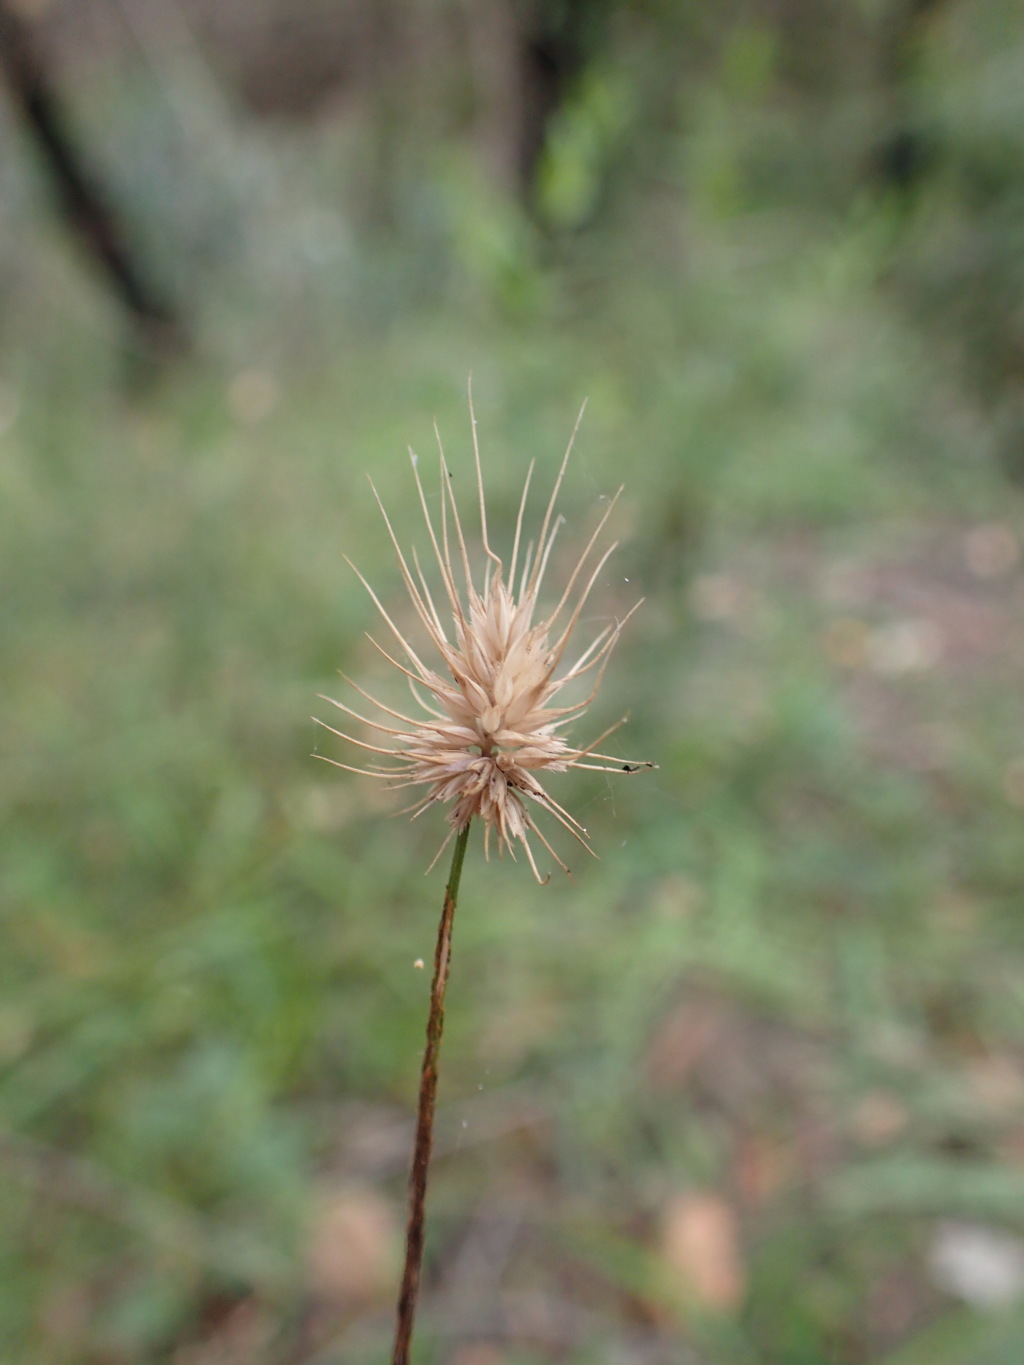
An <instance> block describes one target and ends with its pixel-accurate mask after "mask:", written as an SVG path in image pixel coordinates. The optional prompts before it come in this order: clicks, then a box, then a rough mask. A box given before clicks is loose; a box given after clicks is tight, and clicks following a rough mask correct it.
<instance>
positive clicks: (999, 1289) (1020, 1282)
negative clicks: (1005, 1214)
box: [928, 1223, 1024, 1308]
mask: <svg viewBox="0 0 1024 1365" xmlns="http://www.w3.org/2000/svg"><path fill="white" fill-rule="evenodd" d="M928 1267H929V1270H930V1271H931V1276H932V1279H933V1280H934V1281H935V1283H936V1284H937V1285H938V1286H939V1288H940V1289H945V1290H946V1292H947V1293H949V1294H955V1295H956V1297H957V1298H959V1299H963V1300H964V1302H965V1303H969V1304H971V1305H972V1307H975V1308H1004V1307H1006V1306H1007V1305H1008V1304H1011V1303H1013V1302H1014V1301H1015V1300H1016V1299H1019V1298H1020V1297H1021V1295H1022V1294H1024V1242H1022V1241H1021V1240H1020V1238H1019V1237H1014V1236H1012V1235H1011V1234H1010V1233H1008V1232H1003V1231H1001V1230H1000V1229H999V1228H989V1227H983V1226H981V1225H980V1224H971V1223H944V1224H943V1225H942V1226H941V1227H940V1228H939V1229H938V1231H937V1232H936V1234H935V1237H934V1238H933V1240H932V1244H931V1246H930V1247H929V1249H928Z"/></svg>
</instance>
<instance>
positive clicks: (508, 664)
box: [318, 397, 655, 881]
mask: <svg viewBox="0 0 1024 1365" xmlns="http://www.w3.org/2000/svg"><path fill="white" fill-rule="evenodd" d="M582 416H583V411H582V409H581V411H580V416H579V418H577V420H576V426H575V428H574V429H573V433H572V437H571V438H570V441H569V445H568V448H567V450H566V452H565V457H564V458H563V460H562V465H561V468H560V469H559V471H558V477H557V478H556V480H555V485H554V489H553V490H552V493H551V497H550V499H549V501H548V505H547V509H546V510H545V513H544V519H543V521H542V523H541V528H540V534H539V535H538V537H537V540H536V542H535V543H534V542H531V543H529V544H527V545H526V546H525V549H524V548H523V545H522V529H523V517H524V514H525V511H526V502H527V496H528V494H529V490H530V481H531V478H532V476H533V469H534V466H533V463H532V462H531V464H530V468H529V470H528V472H527V475H526V483H525V486H524V488H523V494H522V498H521V500H520V503H519V514H518V517H517V519H516V530H515V538H514V541H513V544H512V554H511V557H510V559H509V563H508V571H507V574H506V569H505V562H504V561H503V560H502V559H501V558H500V557H499V555H497V554H496V553H495V551H494V550H493V549H492V548H491V544H490V540H489V539H488V533H487V510H486V506H485V499H484V487H483V474H482V471H481V463H480V449H479V443H478V440H477V430H476V418H475V416H474V415H473V405H472V397H471V398H470V417H471V419H472V430H473V455H474V461H475V465H476V482H477V498H478V502H479V517H480V538H481V544H482V549H483V555H484V564H483V581H482V586H481V587H480V588H477V587H476V585H475V583H474V578H473V572H472V569H471V565H470V556H469V551H468V548H467V543H466V536H465V533H464V531H463V523H462V518H461V517H460V514H459V509H458V506H457V503H456V501H455V496H454V493H453V492H452V487H451V476H450V474H449V471H448V466H447V463H446V462H445V457H444V451H443V449H441V442H440V437H438V448H439V453H440V466H441V497H440V502H441V511H440V525H439V526H438V525H436V524H435V520H434V518H433V517H432V516H431V514H430V509H429V507H428V504H427V498H426V494H425V493H424V490H423V484H422V481H421V479H420V474H419V469H418V461H417V457H416V455H415V454H414V453H413V451H412V450H410V452H409V454H410V456H411V459H412V467H413V474H414V477H415V479H416V486H417V489H418V491H419V496H420V503H421V506H422V508H423V515H424V519H425V521H426V526H427V534H428V535H429V537H430V544H431V547H432V549H433V554H434V558H435V559H436V561H437V567H438V570H439V573H440V579H441V585H442V589H443V593H444V599H446V604H447V609H448V611H449V612H450V613H451V618H452V619H451V626H450V627H449V628H446V626H445V623H444V621H443V619H442V614H441V611H440V610H439V609H438V605H437V603H436V601H435V598H434V595H433V593H432V592H431V589H430V586H429V585H428V582H427V579H426V576H425V575H424V573H423V570H422V568H421V566H420V561H419V558H418V556H417V554H416V551H415V549H414V550H413V551H412V555H411V565H410V561H409V559H407V558H406V556H405V554H404V553H403V552H402V549H401V547H400V546H399V543H398V540H397V538H396V536H395V533H394V530H393V528H392V525H391V522H390V520H389V518H388V515H387V512H386V511H385V510H384V505H383V503H382V502H381V500H380V497H379V495H378V493H377V490H376V488H373V495H374V497H375V498H376V500H377V505H378V506H379V507H380V510H381V514H382V516H383V517H384V524H385V526H386V527H387V531H388V535H389V536H390V538H391V543H392V545H393V547H394V551H395V555H396V557H397V560H398V566H399V569H400V571H401V574H402V579H403V581H404V583H405V587H406V590H407V592H408V594H409V598H410V600H411V602H412V605H413V607H414V609H415V612H416V615H417V616H418V617H419V619H420V622H421V623H422V625H423V627H424V629H425V631H426V633H427V636H428V637H429V639H430V642H431V644H432V645H433V647H434V649H435V650H436V651H437V654H438V655H439V656H440V659H441V662H442V664H443V668H434V667H431V666H430V665H429V664H428V663H426V662H424V660H423V659H422V657H421V655H420V654H419V653H418V652H417V651H416V649H415V648H414V647H413V645H412V644H410V643H409V641H408V640H407V639H406V637H405V635H404V634H403V633H402V631H401V630H400V629H399V628H398V626H397V625H396V624H395V622H394V621H393V620H392V618H391V616H389V614H388V613H387V611H386V610H385V609H384V607H383V605H382V604H381V602H380V599H379V598H378V597H377V594H376V593H375V592H374V591H373V589H372V588H371V587H370V585H369V583H367V581H366V579H365V578H364V577H363V575H362V574H361V573H359V570H358V569H356V568H355V565H353V564H352V563H351V561H350V560H348V561H347V562H348V563H349V564H350V566H351V567H352V569H353V570H354V572H355V573H356V574H357V575H358V577H359V579H360V581H361V582H362V583H363V585H364V587H365V588H366V590H367V592H368V593H369V594H370V596H371V598H372V599H373V601H374V603H375V604H376V606H377V609H378V611H379V612H380V614H381V617H382V618H383V620H384V621H385V623H386V624H387V626H388V628H389V629H390V631H391V633H392V635H393V636H394V637H395V639H396V641H397V642H398V645H399V648H400V650H401V653H402V655H403V656H404V659H405V662H402V661H401V660H400V659H396V658H394V657H393V656H392V655H391V654H389V653H388V651H387V650H385V649H384V648H383V647H382V646H381V645H379V644H378V643H377V641H376V640H374V639H373V637H372V636H370V637H369V638H370V640H371V643H373V644H374V645H375V646H376V648H377V649H379V650H380V652H381V654H383V655H384V657H385V658H386V659H387V660H388V662H389V663H391V664H393V665H394V667H395V668H397V669H398V670H399V671H400V672H402V673H404V674H405V675H406V677H407V679H408V680H409V686H410V688H411V690H412V693H413V696H414V697H415V699H416V702H417V704H418V705H419V706H420V707H421V708H422V711H423V713H424V714H423V715H422V716H419V717H415V718H414V717H412V716H407V715H404V714H403V713H402V712H399V711H396V710H393V709H392V708H391V707H390V706H386V705H385V704H384V703H383V702H381V701H378V700H377V699H376V698H374V697H372V696H371V695H370V694H369V693H368V692H364V691H363V689H362V688H361V687H359V686H358V685H357V684H355V683H352V682H351V680H350V679H348V678H346V679H345V681H346V682H349V683H350V685H351V686H352V687H354V688H355V690H356V691H357V692H358V693H359V694H360V695H361V696H362V697H364V698H365V699H366V700H367V701H368V702H370V704H371V705H372V706H374V707H376V708H377V710H378V711H379V712H380V713H381V714H382V716H386V717H388V718H390V719H391V720H392V721H397V722H398V726H397V727H396V726H395V725H389V724H387V723H385V722H384V721H383V720H371V719H369V718H367V717H365V716H362V715H360V714H359V713H358V712H356V711H354V710H352V708H351V707H349V706H346V705H345V704H344V703H343V702H340V701H336V700H335V699H334V698H333V697H324V698H322V700H324V701H328V702H330V703H331V705H333V706H336V707H337V708H338V710H339V711H344V712H345V714H346V715H349V716H352V717H353V718H354V719H355V720H358V721H360V722H361V723H362V724H364V725H366V726H369V727H370V728H371V729H373V730H375V731H377V732H379V733H381V734H384V735H389V736H390V737H391V744H390V746H389V747H382V746H380V745H377V744H369V743H366V742H365V741H363V740H359V739H355V738H353V737H352V736H351V735H347V734H345V733H344V732H343V731H341V730H337V729H335V728H334V727H333V726H331V725H326V724H325V722H323V721H320V722H318V723H319V724H321V725H324V728H325V729H327V730H330V731H331V733H332V734H335V735H338V736H339V737H340V738H342V739H345V740H347V741H348V742H349V743H350V744H355V745H357V746H358V747H359V748H361V749H364V750H367V751H369V752H370V753H373V754H380V755H383V756H385V757H389V758H392V759H394V760H397V761H396V762H395V763H393V764H390V765H387V766H385V765H384V764H378V763H373V764H371V766H369V767H365V768H358V767H352V766H351V765H349V764H347V763H339V762H337V761H336V760H334V759H330V758H328V759H326V761H327V762H328V763H332V764H334V765H335V766H336V767H339V768H345V769H346V770H347V771H349V772H356V773H361V774H363V775H365V776H368V777H376V778H382V779H384V780H386V781H387V782H389V783H390V784H391V785H392V786H396V787H415V786H424V787H426V789H427V791H426V795H425V796H423V797H422V798H421V799H419V800H417V801H416V802H415V803H414V805H412V806H410V807H408V808H407V809H408V810H409V811H412V812H413V818H415V817H416V816H418V815H420V814H422V812H423V811H425V810H426V809H428V807H430V806H432V805H433V804H434V803H435V802H450V803H451V809H450V811H449V813H448V823H449V824H450V826H451V830H450V831H449V833H448V836H447V838H446V839H445V841H444V843H443V844H442V845H441V848H440V849H439V850H438V853H437V857H436V858H435V859H434V863H436V861H437V858H439V857H440V856H441V853H442V852H443V851H444V849H445V848H446V847H447V845H448V843H449V842H450V841H451V839H452V838H453V837H454V836H455V834H456V833H457V832H458V831H460V830H462V829H464V828H465V826H466V825H467V824H468V823H469V822H470V821H471V820H472V819H473V818H474V816H479V817H480V818H481V819H482V820H483V823H484V846H485V849H486V850H487V851H489V848H490V839H491V835H492V834H493V835H494V836H495V837H496V840H497V845H498V850H499V853H503V852H504V850H505V849H506V848H507V849H508V850H509V852H510V853H511V855H512V856H513V858H514V857H515V851H514V849H513V843H514V841H516V840H518V841H519V842H520V843H521V844H522V846H523V848H524V849H525V851H526V857H527V859H528V861H529V863H530V867H531V868H532V870H533V874H534V876H535V877H536V878H537V880H538V881H543V880H546V878H542V877H541V876H540V873H539V872H538V870H537V864H536V861H535V859H534V856H533V851H532V849H531V847H530V840H529V835H530V834H536V836H537V838H538V839H539V840H540V841H541V843H542V844H543V845H544V847H545V848H546V849H547V850H548V852H549V853H550V854H551V856H552V857H553V858H554V860H555V861H556V862H557V863H558V865H559V866H560V867H561V868H562V869H563V870H565V871H568V869H567V868H566V865H565V863H564V862H562V860H561V858H560V857H559V856H558V854H557V853H556V852H555V851H554V849H553V848H552V847H551V845H550V843H549V842H548V840H547V839H546V838H545V836H544V834H543V833H542V832H541V831H540V830H539V829H538V828H537V826H536V825H535V824H534V821H533V818H532V814H531V809H530V805H529V803H533V805H535V806H539V807H540V808H541V809H542V810H545V811H547V812H548V814H550V815H552V816H553V817H554V818H555V820H557V821H558V823H559V824H561V825H563V826H564V827H565V828H566V829H567V830H568V831H569V833H570V834H572V835H573V836H574V837H575V838H576V839H577V840H578V841H579V842H580V843H581V844H582V845H583V846H584V847H585V848H587V849H588V850H589V844H588V843H587V831H586V830H585V829H584V828H583V826H582V825H581V824H580V823H579V821H577V820H575V819H574V818H573V817H572V816H571V815H570V814H569V813H568V811H566V810H564V809H563V808H562V806H560V805H559V804H558V802H557V801H555V800H554V799H553V798H552V797H551V796H550V795H549V794H548V793H547V792H546V791H545V790H544V788H543V787H542V786H541V784H540V782H539V781H538V775H539V774H542V773H544V772H565V771H566V769H568V768H593V769H597V770H598V771H601V772H619V773H622V772H635V771H637V770H638V769H640V768H651V767H654V766H655V765H654V764H653V763H632V762H627V761H625V760H623V759H621V758H615V757H613V756H611V755H609V754H604V753H598V752H597V750H598V746H599V745H601V744H602V743H603V741H604V740H605V739H606V738H607V737H608V735H609V734H611V733H612V731H613V730H616V729H618V726H619V725H621V724H622V721H619V722H618V724H616V725H613V726H612V727H611V729H610V730H606V731H605V733H604V734H603V735H601V736H599V738H598V739H597V740H595V741H594V743H593V744H590V745H588V746H587V747H586V748H584V749H575V748H573V747H572V745H571V744H569V742H568V741H567V740H566V739H565V737H564V736H563V734H562V731H563V730H564V729H565V728H566V727H567V726H568V725H569V724H570V723H571V722H572V721H574V720H577V719H578V718H579V717H580V716H581V715H582V714H583V712H584V711H585V710H586V709H587V707H588V706H589V705H590V703H591V701H592V700H593V699H594V696H595V695H596V693H597V689H598V687H599V686H600V683H601V678H602V676H603V674H604V669H605V666H606V664H607V661H608V657H609V655H610V653H611V651H612V649H613V648H614V646H615V644H616V641H617V640H618V638H619V634H620V632H621V630H622V627H623V626H624V625H625V623H626V621H628V620H629V617H630V616H632V614H633V612H634V611H635V610H636V608H637V607H638V606H639V605H640V603H639V602H638V603H636V605H635V606H634V607H632V608H631V609H630V611H628V612H627V613H626V615H625V616H624V617H623V618H622V620H620V621H613V622H612V623H611V624H609V625H607V626H605V628H604V629H603V630H601V631H600V632H599V633H598V635H597V636H596V637H595V638H594V639H593V640H591V641H590V643H589V644H588V645H587V647H586V648H585V649H584V650H583V651H582V652H581V653H580V654H578V655H577V656H576V657H575V658H574V659H572V661H571V662H570V663H569V665H568V666H567V667H566V668H565V669H564V670H563V671H561V672H560V671H559V670H560V668H561V666H562V662H563V659H564V657H565V655H566V651H567V649H568V646H569V641H570V637H571V636H572V633H573V630H574V629H575V627H576V625H577V624H578V622H579V619H580V614H581V612H582V611H583V607H584V605H585V603H586V602H587V599H588V598H589V596H590V593H591V590H592V588H593V587H594V584H595V583H596V581H597V578H598V575H599V574H600V572H601V570H602V569H603V568H604V566H605V564H606V563H607V561H608V558H609V556H610V555H611V554H612V552H613V551H614V549H615V548H616V545H615V544H612V545H610V546H608V548H607V549H605V550H604V551H603V552H601V553H600V554H599V555H598V557H597V559H596V562H594V560H593V556H594V553H595V547H596V546H597V543H598V540H599V538H600V535H601V532H602V531H603V530H604V527H605V525H606V523H607V521H608V518H609V517H610V515H611V512H612V509H613V507H614V506H615V503H616V501H617V500H618V497H619V494H620V493H621V492H622V489H621V488H620V489H619V492H618V493H616V494H615V497H613V498H612V499H611V500H610V501H609V504H608V506H607V507H606V508H605V511H604V514H603V515H602V517H601V519H600V521H599V522H598V525H597V527H596V529H595V530H594V533H593V534H592V535H591V537H590V539H589V540H588V542H587V544H586V546H585V548H584V550H583V553H582V554H581V555H580V557H579V559H578V560H577V562H576V567H575V568H574V569H573V571H572V573H571V574H570V575H569V579H568V582H567V583H566V585H565V588H564V590H563V592H562V594H561V597H560V598H559V600H558V602H557V605H556V606H555V607H554V609H553V610H551V611H549V612H548V614H547V615H546V616H545V617H544V618H543V619H541V620H535V617H536V615H537V603H538V596H539V594H540V590H541V586H542V584H543V581H544V575H545V572H546V571H547V568H548V563H549V561H550V559H551V552H552V549H553V547H554V544H555V538H556V536H557V535H558V531H559V529H560V527H561V525H562V518H561V517H560V516H556V515H555V504H556V501H557V498H558V493H559V489H560V488H561V485H562V479H563V477H564V475H565V470H566V466H567V464H568V462H569V456H570V454H571V452H572V448H573V443H574V441H575V438H576V432H577V430H578V429H579V424H580V420H581V418H582ZM370 486H371V488H372V487H373V484H372V481H371V485H370ZM521 550H522V566H521V567H520V551H521ZM588 565H589V568H588ZM456 566H458V567H457V568H456ZM457 572H458V574H459V577H460V578H461V581H462V588H461V591H460V587H459V584H458V582H457V578H456V574H457ZM517 574H518V575H519V586H518V592H517V591H516V586H515V584H516V575H517ZM587 675H590V676H591V677H592V678H593V686H592V687H591V689H590V692H589V695H587V696H585V697H584V698H583V699H582V700H581V701H577V702H574V703H572V704H570V705H565V706H553V705H552V702H553V701H554V700H555V698H556V697H557V695H558V694H559V693H560V692H561V691H562V689H563V688H564V687H566V686H567V685H568V684H570V683H573V682H576V681H577V680H578V679H580V678H583V677H586V676H587ZM424 692H426V693H427V694H429V695H428V696H424V695H423V694H424ZM321 757H322V755H321ZM434 863H431V867H433V866H434Z"/></svg>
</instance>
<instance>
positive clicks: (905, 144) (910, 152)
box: [872, 0, 944, 197]
mask: <svg viewBox="0 0 1024 1365" xmlns="http://www.w3.org/2000/svg"><path fill="white" fill-rule="evenodd" d="M943 3H944V0H897V3H896V4H895V5H894V6H893V8H892V9H891V10H890V11H889V13H888V15H887V17H886V21H885V22H884V24H883V30H882V47H881V53H880V77H881V86H882V94H883V99H884V100H885V101H886V103H887V104H888V110H889V127H888V129H887V131H886V132H885V134H884V135H883V137H882V139H881V141H880V142H879V144H878V146H877V147H876V148H875V152H874V156H873V158H872V161H873V170H874V174H875V176H876V178H877V180H878V181H879V182H880V183H881V184H882V185H883V187H885V188H887V189H892V190H895V191H896V192H897V193H898V194H900V195H902V196H904V197H908V196H910V195H911V194H912V193H913V192H914V191H915V190H916V189H917V186H918V183H919V182H920V181H921V179H922V178H923V177H924V176H925V175H926V174H927V172H928V170H929V168H930V165H931V163H932V160H933V154H934V148H933V147H932V145H931V143H930V140H929V137H928V133H927V131H926V130H925V129H923V128H922V127H921V126H920V123H919V120H918V119H917V118H916V117H915V113H914V108H913V97H912V88H913V80H914V74H915V70H916V68H917V64H918V60H919V57H920V51H921V47H922V45H923V42H924V39H925V35H926V30H927V26H928V24H929V22H930V21H931V20H932V18H933V17H934V15H935V13H936V11H937V10H938V9H939V8H940V7H941V5H942V4H943Z"/></svg>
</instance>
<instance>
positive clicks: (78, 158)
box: [0, 0, 186, 355]
mask: <svg viewBox="0 0 1024 1365" xmlns="http://www.w3.org/2000/svg"><path fill="white" fill-rule="evenodd" d="M0 70H2V72H3V76H4V78H5V80H6V82H7V85H8V87H9V90H10V94H11V98H12V101H13V103H14V105H15V107H16V109H17V110H18V113H19V114H20V116H21V117H22V119H23V120H24V123H25V127H26V129H27V131H28V133H29V135H30V137H31V138H32V140H33V142H34V143H35V145H36V147H37V148H38V150H39V154H40V156H41V158H42V161H43V163H44V165H45V167H46V170H47V172H48V174H49V176H50V178H51V180H52V182H53V185H54V187H55V189H56V193H57V198H58V203H59V205H60V210H61V213H62V214H63V216H64V218H65V220H66V222H67V224H68V227H69V229H70V230H71V232H72V233H73V234H74V235H75V236H76V237H77V238H78V239H79V241H80V242H81V243H82V245H83V246H84V248H85V250H86V251H87V252H88V254H89V255H90V256H91V257H92V259H93V260H94V261H95V263H96V264H97V266H98V267H99V269H100V272H101V274H102V275H103V276H104V277H105V279H106V280H107V283H108V285H109V286H110V288H111V289H112V290H113V292H114V294H115V295H116V297H117V299H118V300H119V302H120V303H121V305H122V307H123V308H124V309H125V311H126V313H127V314H128V317H129V319H130V321H131V323H132V326H133V329H134V331H135V334H136V336H137V338H138V340H139V341H140V342H141V343H142V344H143V346H144V347H145V349H146V350H147V351H148V352H150V353H156V354H160V355H170V354H173V353H175V352H180V351H182V350H184V349H185V348H186V332H185V329H184V326H183V324H182V320H181V318H180V316H179V315H178V313H177V311H176V310H175V309H174V308H173V307H172V305H171V303H170V302H169V300H167V299H166V298H164V297H163V296H162V295H161V293H160V292H159V291H158V290H157V288H156V287H155V285H154V284H153V282H152V281H151V280H150V279H148V278H147V276H146V272H145V270H144V269H143V268H142V266H141V264H140V262H139V260H138V258H137V257H136V256H135V254H134V253H133V251H132V249H131V247H130V246H129V243H128V239H127V235H126V233H125V231H124V227H123V225H122V223H121V222H120V221H119V219H118V215H117V213H116V212H115V210H114V208H113V206H112V204H111V203H110V201H109V199H108V198H107V196H106V195H105V194H104V192H103V190H102V188H101V187H100V185H99V184H98V183H97V181H96V178H95V176H94V175H93V173H92V172H91V170H89V169H87V167H86V165H85V162H84V160H83V157H82V155H81V152H80V150H79V148H78V147H77V146H76V143H75V139H74V138H73V136H72V134H71V129H70V123H69V119H68V117H67V114H66V111H65V109H64V107H63V105H62V102H61V99H60V97H59V95H58V93H57V90H56V87H55V84H54V82H53V81H52V80H51V78H50V74H49V72H48V71H47V68H46V63H45V61H44V59H43V56H42V53H41V51H40V49H39V48H38V46H37V44H36V43H35V41H34V37H33V34H32V32H31V31H30V28H29V26H28V24H27V23H26V21H25V20H24V19H23V18H22V17H21V15H20V14H18V13H17V12H16V11H15V10H14V9H13V8H12V7H11V6H10V5H9V3H8V0H0Z"/></svg>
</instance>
